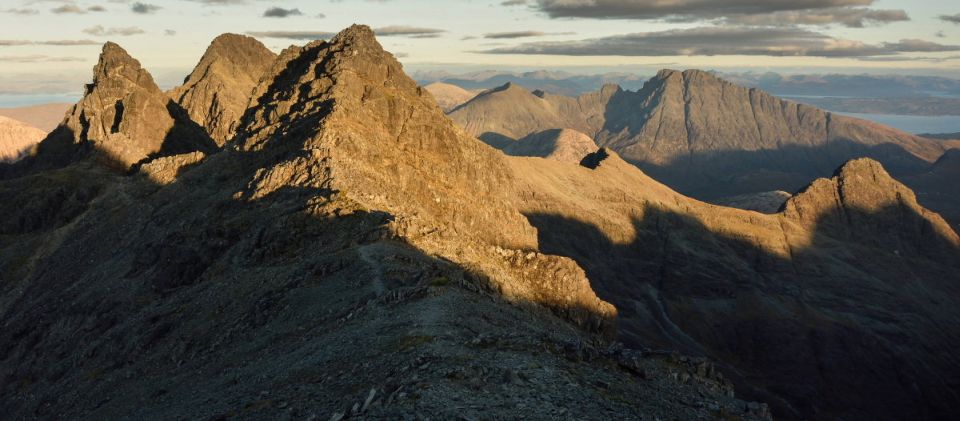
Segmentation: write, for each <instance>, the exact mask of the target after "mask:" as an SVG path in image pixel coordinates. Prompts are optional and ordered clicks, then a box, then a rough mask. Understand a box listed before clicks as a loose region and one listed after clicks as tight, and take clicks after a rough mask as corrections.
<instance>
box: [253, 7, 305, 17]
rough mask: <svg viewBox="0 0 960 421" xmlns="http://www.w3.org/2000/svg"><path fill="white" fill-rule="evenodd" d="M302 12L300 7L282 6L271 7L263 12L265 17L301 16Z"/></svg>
mask: <svg viewBox="0 0 960 421" xmlns="http://www.w3.org/2000/svg"><path fill="white" fill-rule="evenodd" d="M301 15H303V12H301V11H300V9H284V8H282V7H271V8H269V9H267V11H265V12H263V17H265V18H285V17H287V16H301Z"/></svg>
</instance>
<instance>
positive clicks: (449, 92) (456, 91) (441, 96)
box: [423, 82, 481, 111]
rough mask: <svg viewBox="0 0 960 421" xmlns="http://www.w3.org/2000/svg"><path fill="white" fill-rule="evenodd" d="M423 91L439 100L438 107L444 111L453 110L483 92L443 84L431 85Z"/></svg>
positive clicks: (435, 83)
mask: <svg viewBox="0 0 960 421" xmlns="http://www.w3.org/2000/svg"><path fill="white" fill-rule="evenodd" d="M423 89H426V90H427V92H430V95H433V98H434V99H436V100H437V105H439V106H440V108H442V109H443V111H450V110H453V109H454V108H457V107H459V106H460V105H463V104H464V103H465V102H467V101H469V100H470V99H471V98H473V97H475V96H477V94H478V93H480V92H481V91H468V90H466V89H463V88H461V87H459V86H457V85H451V84H449V83H443V82H434V83H431V84H429V85H427V86H424V87H423Z"/></svg>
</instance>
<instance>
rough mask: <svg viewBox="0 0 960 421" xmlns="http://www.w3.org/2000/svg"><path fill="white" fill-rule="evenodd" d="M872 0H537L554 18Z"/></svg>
mask: <svg viewBox="0 0 960 421" xmlns="http://www.w3.org/2000/svg"><path fill="white" fill-rule="evenodd" d="M873 1H874V0H763V1H759V0H752V1H751V0H538V1H537V3H536V7H537V8H538V9H540V10H541V11H543V12H546V13H547V15H549V16H550V17H553V18H595V19H664V18H683V19H691V18H717V17H724V16H732V15H755V14H765V13H774V12H783V11H796V10H810V9H824V8H834V7H847V6H869V5H871V4H873Z"/></svg>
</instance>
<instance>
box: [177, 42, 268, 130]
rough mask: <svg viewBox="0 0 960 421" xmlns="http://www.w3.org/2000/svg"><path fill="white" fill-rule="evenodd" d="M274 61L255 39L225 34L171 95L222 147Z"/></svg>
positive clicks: (214, 43) (208, 50)
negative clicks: (252, 93)
mask: <svg viewBox="0 0 960 421" xmlns="http://www.w3.org/2000/svg"><path fill="white" fill-rule="evenodd" d="M275 59H276V54H274V53H273V52H272V51H270V50H269V49H267V47H265V46H264V45H263V44H261V43H260V41H257V40H256V39H254V38H251V37H248V36H244V35H236V34H223V35H220V36H218V37H217V38H215V39H214V40H213V42H211V43H210V46H209V47H208V48H207V51H206V52H204V54H203V57H201V58H200V62H199V63H198V64H197V66H196V68H194V69H193V71H192V72H191V73H190V75H189V76H187V79H186V80H184V83H183V85H181V86H179V87H177V88H174V89H173V90H171V91H170V92H168V94H169V95H170V97H171V98H173V100H174V101H175V102H176V103H177V104H179V105H180V106H181V107H183V109H184V110H186V111H187V114H189V116H190V118H191V119H193V121H195V122H197V123H198V124H200V125H201V126H203V127H204V128H205V129H206V130H207V133H208V134H209V135H210V137H211V138H212V139H213V140H214V141H215V142H216V143H217V145H220V146H223V144H224V143H226V142H227V140H229V139H230V138H232V137H233V132H234V130H236V128H237V125H238V124H239V121H240V117H241V116H242V115H243V112H244V111H245V110H246V109H247V105H248V102H249V101H250V95H251V92H252V91H253V89H254V88H255V87H256V86H257V85H258V83H259V82H260V79H261V77H263V75H264V73H265V72H266V71H267V70H268V69H269V67H270V65H272V64H273V61H274V60H275Z"/></svg>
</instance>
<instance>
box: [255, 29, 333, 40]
mask: <svg viewBox="0 0 960 421" xmlns="http://www.w3.org/2000/svg"><path fill="white" fill-rule="evenodd" d="M247 35H250V36H254V37H262V38H284V39H295V40H301V41H303V40H311V41H312V40H315V39H330V38H333V37H334V36H335V35H337V33H336V32H323V31H249V32H247Z"/></svg>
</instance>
